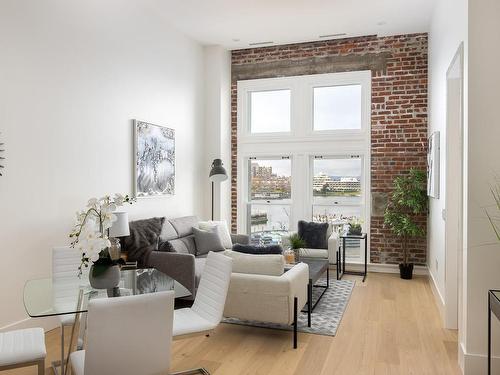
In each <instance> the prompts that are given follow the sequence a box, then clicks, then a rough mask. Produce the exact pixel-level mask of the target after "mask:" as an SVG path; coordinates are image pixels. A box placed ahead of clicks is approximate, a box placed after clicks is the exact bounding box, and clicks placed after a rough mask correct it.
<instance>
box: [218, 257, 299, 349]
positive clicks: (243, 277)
mask: <svg viewBox="0 0 500 375" xmlns="http://www.w3.org/2000/svg"><path fill="white" fill-rule="evenodd" d="M308 282H309V267H308V265H307V264H305V263H299V264H297V265H295V266H294V267H293V268H291V269H290V270H288V271H287V272H285V273H283V274H281V275H280V276H271V275H260V274H250V273H234V272H233V274H232V275H231V283H230V284H229V291H228V294H227V299H226V306H225V308H224V316H225V317H231V318H237V319H242V320H255V321H261V322H268V323H277V324H286V325H293V327H294V335H293V343H294V348H296V347H297V314H298V311H300V310H301V309H302V308H303V307H304V305H305V304H306V302H307V284H308Z"/></svg>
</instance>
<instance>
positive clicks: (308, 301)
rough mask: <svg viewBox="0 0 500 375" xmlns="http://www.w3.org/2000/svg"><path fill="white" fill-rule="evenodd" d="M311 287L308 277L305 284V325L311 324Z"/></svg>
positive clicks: (310, 280)
mask: <svg viewBox="0 0 500 375" xmlns="http://www.w3.org/2000/svg"><path fill="white" fill-rule="evenodd" d="M312 289H313V282H312V279H309V284H308V285H307V326H308V327H310V326H311V313H312V297H313V296H312V293H313V292H312Z"/></svg>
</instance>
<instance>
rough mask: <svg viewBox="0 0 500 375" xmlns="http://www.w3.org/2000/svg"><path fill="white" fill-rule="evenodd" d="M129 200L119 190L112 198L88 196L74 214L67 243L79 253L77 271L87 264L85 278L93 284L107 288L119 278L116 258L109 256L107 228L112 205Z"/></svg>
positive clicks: (110, 218) (100, 287)
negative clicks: (87, 268) (79, 258)
mask: <svg viewBox="0 0 500 375" xmlns="http://www.w3.org/2000/svg"><path fill="white" fill-rule="evenodd" d="M132 202H133V199H132V198H130V197H129V196H128V195H125V196H123V195H121V194H115V196H114V197H113V198H111V197H110V196H105V197H102V198H100V199H96V198H92V199H90V200H89V201H88V203H87V206H86V207H85V209H83V210H82V211H79V212H77V214H76V224H75V227H74V228H73V231H72V232H71V233H70V235H69V237H70V238H71V239H72V242H71V247H74V248H77V249H79V250H80V252H81V254H82V261H81V264H80V266H79V267H78V274H79V275H81V274H82V271H83V268H84V267H89V265H90V273H89V281H90V284H91V285H92V286H93V287H94V288H97V289H111V288H114V287H116V286H117V285H118V283H119V282H120V270H119V268H118V264H119V261H120V259H112V258H111V256H110V254H109V250H108V249H109V248H110V247H111V242H110V240H109V236H108V230H109V228H111V226H112V225H113V222H114V221H115V220H116V216H115V215H114V214H113V212H114V211H115V210H116V208H117V207H118V206H122V205H123V204H125V203H130V204H131V203H132Z"/></svg>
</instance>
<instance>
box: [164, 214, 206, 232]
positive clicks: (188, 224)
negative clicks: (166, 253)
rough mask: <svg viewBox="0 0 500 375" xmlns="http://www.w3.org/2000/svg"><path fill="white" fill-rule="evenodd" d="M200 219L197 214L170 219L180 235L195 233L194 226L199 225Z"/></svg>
mask: <svg viewBox="0 0 500 375" xmlns="http://www.w3.org/2000/svg"><path fill="white" fill-rule="evenodd" d="M198 221H199V220H198V218H197V217H196V216H184V217H178V218H175V219H170V220H169V222H170V224H172V226H173V227H174V229H175V231H176V232H177V236H178V237H186V236H189V235H191V234H193V227H198Z"/></svg>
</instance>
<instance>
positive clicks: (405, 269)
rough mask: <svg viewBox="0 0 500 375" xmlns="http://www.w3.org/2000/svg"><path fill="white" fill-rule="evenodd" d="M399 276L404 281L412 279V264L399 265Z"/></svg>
mask: <svg viewBox="0 0 500 375" xmlns="http://www.w3.org/2000/svg"><path fill="white" fill-rule="evenodd" d="M399 275H400V276H401V278H402V279H404V280H411V279H412V278H413V263H407V264H404V263H400V264H399Z"/></svg>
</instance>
